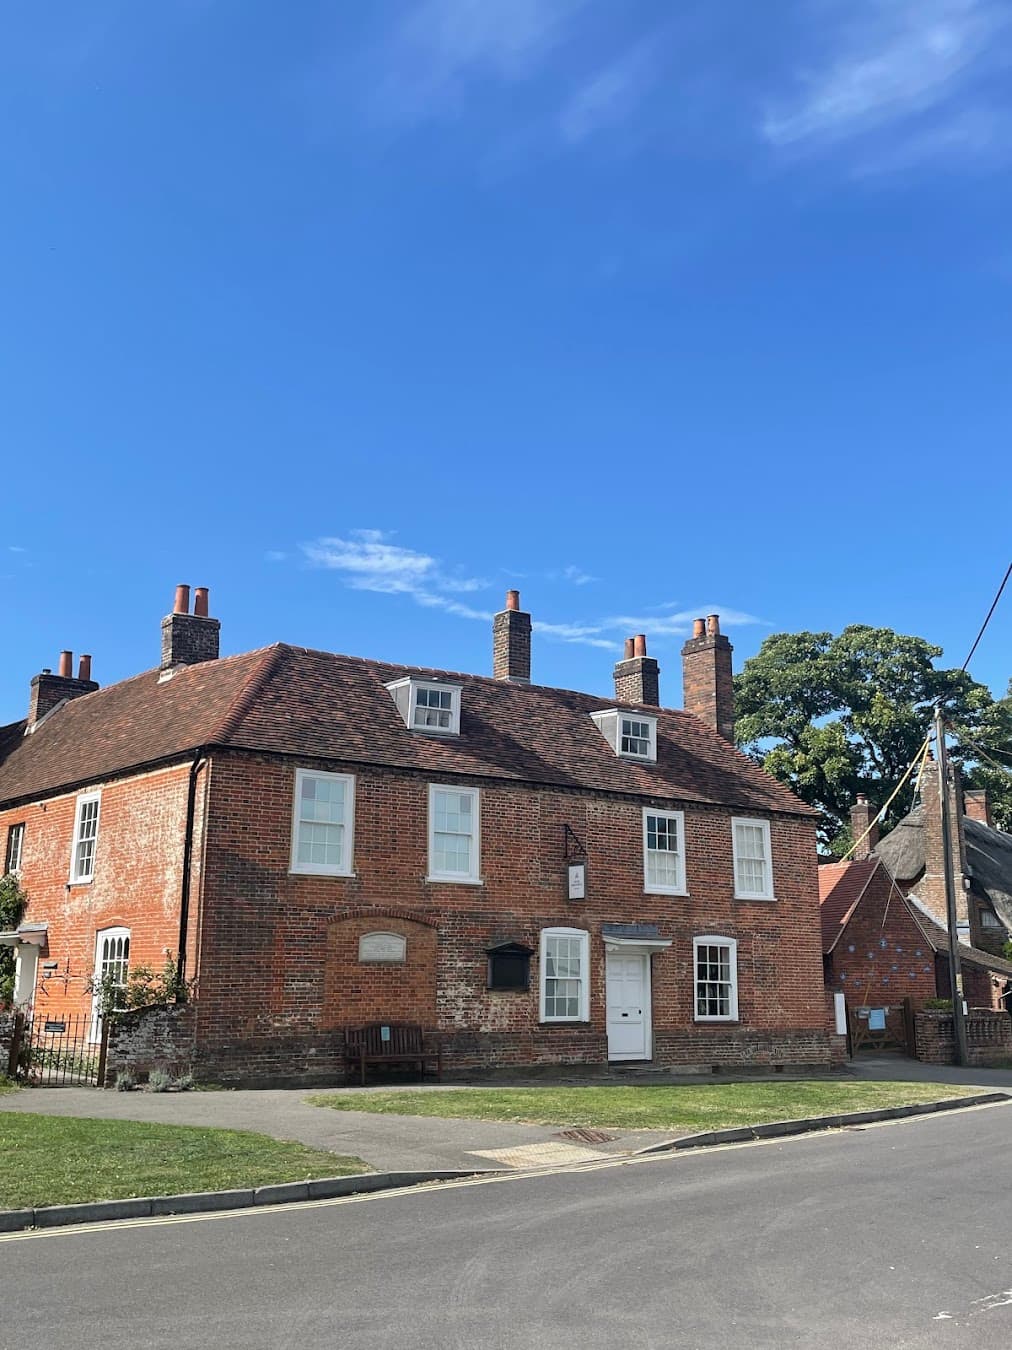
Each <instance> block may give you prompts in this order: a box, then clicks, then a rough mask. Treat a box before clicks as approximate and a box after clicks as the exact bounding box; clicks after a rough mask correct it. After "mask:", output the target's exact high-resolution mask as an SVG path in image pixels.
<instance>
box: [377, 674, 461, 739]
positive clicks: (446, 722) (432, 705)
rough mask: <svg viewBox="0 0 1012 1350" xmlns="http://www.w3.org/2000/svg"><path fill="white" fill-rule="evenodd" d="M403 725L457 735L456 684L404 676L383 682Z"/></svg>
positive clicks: (458, 703) (458, 702) (458, 709)
mask: <svg viewBox="0 0 1012 1350" xmlns="http://www.w3.org/2000/svg"><path fill="white" fill-rule="evenodd" d="M387 689H388V690H389V691H390V696H391V697H392V699H393V701H394V702H395V703H396V704H397V711H398V712H399V713H400V715H401V717H403V718H404V725H405V726H406V727H408V728H409V729H410V730H412V731H427V732H435V734H436V735H438V736H457V735H459V734H460V689H461V687H460V685H459V684H446V683H444V682H443V681H442V680H421V679H416V678H415V677H414V676H411V675H409V676H406V677H405V678H404V679H403V680H394V681H393V683H391V684H388V685H387Z"/></svg>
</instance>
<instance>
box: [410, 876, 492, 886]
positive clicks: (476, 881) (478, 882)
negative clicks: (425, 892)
mask: <svg viewBox="0 0 1012 1350" xmlns="http://www.w3.org/2000/svg"><path fill="white" fill-rule="evenodd" d="M424 880H425V881H426V882H427V883H428V884H430V885H434V886H484V884H485V878H484V877H445V876H434V875H432V874H430V875H429V876H427V877H425V878H424Z"/></svg>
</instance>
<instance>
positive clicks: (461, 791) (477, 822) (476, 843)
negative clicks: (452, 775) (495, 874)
mask: <svg viewBox="0 0 1012 1350" xmlns="http://www.w3.org/2000/svg"><path fill="white" fill-rule="evenodd" d="M437 792H453V793H456V794H457V795H459V796H461V797H463V796H468V797H470V798H471V800H472V807H471V820H472V822H473V829H472V831H471V870H470V871H469V872H437V871H436V866H435V863H436V793H437ZM425 880H426V881H438V882H440V883H443V882H449V883H450V884H451V885H452V884H456V885H458V886H480V885H481V884H482V877H481V792H480V790H479V789H478V788H476V787H457V786H456V784H454V783H430V784H429V861H428V874H427V875H426V878H425Z"/></svg>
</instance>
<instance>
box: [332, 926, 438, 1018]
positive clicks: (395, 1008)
mask: <svg viewBox="0 0 1012 1350" xmlns="http://www.w3.org/2000/svg"><path fill="white" fill-rule="evenodd" d="M375 932H384V933H396V934H398V935H399V936H400V937H403V938H404V940H405V952H404V961H403V963H398V964H395V965H386V964H382V963H377V962H363V961H360V960H359V940H360V938H362V936H363V935H364V934H366V933H375ZM437 945H438V935H437V932H436V927H435V924H434V923H432V922H431V920H427V919H425V918H420V917H419V916H418V915H417V914H411V913H408V914H405V913H404V912H403V911H399V910H392V909H362V910H361V911H360V912H358V913H351V914H344V915H341V916H339V917H336V918H334V919H332V920H331V921H330V922H329V923H328V924H327V946H326V964H325V967H324V977H323V1008H322V1014H321V1027H322V1028H323V1029H324V1030H336V1029H338V1028H341V1027H346V1026H356V1025H360V1024H362V1023H366V1022H417V1023H419V1024H420V1025H421V1026H423V1027H434V1026H435V1025H436V951H437Z"/></svg>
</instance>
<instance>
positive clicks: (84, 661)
mask: <svg viewBox="0 0 1012 1350" xmlns="http://www.w3.org/2000/svg"><path fill="white" fill-rule="evenodd" d="M77 678H78V679H79V680H90V679H91V657H90V656H85V655H83V654H82V656H81V661H80V664H79V665H78V667H77Z"/></svg>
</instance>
